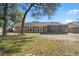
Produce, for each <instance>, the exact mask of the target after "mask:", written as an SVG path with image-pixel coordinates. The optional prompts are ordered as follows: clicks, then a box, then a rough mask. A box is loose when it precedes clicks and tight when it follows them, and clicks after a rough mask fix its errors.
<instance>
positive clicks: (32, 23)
mask: <svg viewBox="0 0 79 59" xmlns="http://www.w3.org/2000/svg"><path fill="white" fill-rule="evenodd" d="M59 24H61V23H59V22H29V23H26V24H25V26H46V25H59Z"/></svg>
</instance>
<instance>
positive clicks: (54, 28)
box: [13, 22, 68, 33]
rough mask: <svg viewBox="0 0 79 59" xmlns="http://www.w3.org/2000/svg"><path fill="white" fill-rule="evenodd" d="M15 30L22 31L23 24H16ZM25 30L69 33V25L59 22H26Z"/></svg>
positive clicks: (30, 31) (29, 31)
mask: <svg viewBox="0 0 79 59" xmlns="http://www.w3.org/2000/svg"><path fill="white" fill-rule="evenodd" d="M13 30H14V32H20V31H21V24H16V25H15V26H14V28H13ZM24 32H28V33H67V32H68V25H67V24H61V23H59V22H28V23H25V26H24Z"/></svg>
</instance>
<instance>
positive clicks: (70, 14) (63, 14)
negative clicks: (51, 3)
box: [25, 3, 79, 24]
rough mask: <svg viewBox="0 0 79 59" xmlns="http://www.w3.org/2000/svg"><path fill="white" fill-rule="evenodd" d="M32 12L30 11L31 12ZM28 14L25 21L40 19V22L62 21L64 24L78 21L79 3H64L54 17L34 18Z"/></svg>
mask: <svg viewBox="0 0 79 59" xmlns="http://www.w3.org/2000/svg"><path fill="white" fill-rule="evenodd" d="M29 14H30V12H29ZM29 14H28V15H27V18H26V20H25V22H32V21H40V22H60V23H63V24H66V23H69V22H74V21H78V20H77V19H79V4H78V3H63V4H61V6H60V7H59V8H58V10H57V11H56V13H55V16H54V17H53V18H52V19H48V18H47V17H45V16H44V17H43V18H42V19H39V20H38V19H34V18H32V17H30V15H29Z"/></svg>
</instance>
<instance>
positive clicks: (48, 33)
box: [40, 32, 68, 35]
mask: <svg viewBox="0 0 79 59" xmlns="http://www.w3.org/2000/svg"><path fill="white" fill-rule="evenodd" d="M63 34H68V33H66V32H65V33H60V32H59V33H54V32H53V33H52V32H51V33H50V32H47V33H40V35H63Z"/></svg>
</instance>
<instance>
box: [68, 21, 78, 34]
mask: <svg viewBox="0 0 79 59" xmlns="http://www.w3.org/2000/svg"><path fill="white" fill-rule="evenodd" d="M68 26H69V32H70V33H79V21H75V22H71V23H69V24H68Z"/></svg>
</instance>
